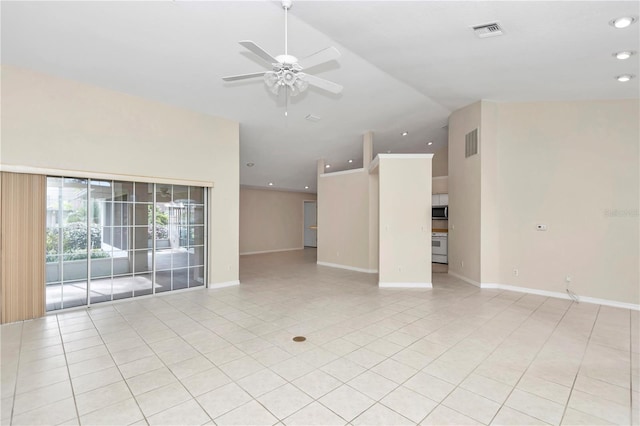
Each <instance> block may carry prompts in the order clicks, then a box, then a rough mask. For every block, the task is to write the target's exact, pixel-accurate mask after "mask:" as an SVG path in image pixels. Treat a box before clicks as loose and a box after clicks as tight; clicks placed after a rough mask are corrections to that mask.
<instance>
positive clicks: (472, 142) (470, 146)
mask: <svg viewBox="0 0 640 426" xmlns="http://www.w3.org/2000/svg"><path fill="white" fill-rule="evenodd" d="M477 153H478V129H473V130H472V131H470V132H469V133H467V134H466V135H465V136H464V158H469V157H471V156H472V155H476V154H477Z"/></svg>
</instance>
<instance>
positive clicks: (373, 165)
mask: <svg viewBox="0 0 640 426" xmlns="http://www.w3.org/2000/svg"><path fill="white" fill-rule="evenodd" d="M379 164H380V158H378V156H377V155H376V158H374V159H373V161H372V162H371V164H369V174H371V173H373V172H374V171H375V170H376V169H377V168H378V165H379Z"/></svg>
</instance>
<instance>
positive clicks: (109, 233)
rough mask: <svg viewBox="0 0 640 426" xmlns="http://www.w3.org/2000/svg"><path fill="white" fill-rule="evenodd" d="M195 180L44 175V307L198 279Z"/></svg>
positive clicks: (199, 205)
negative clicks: (188, 183)
mask: <svg viewBox="0 0 640 426" xmlns="http://www.w3.org/2000/svg"><path fill="white" fill-rule="evenodd" d="M205 197H206V190H205V188H202V187H192V186H178V185H168V184H153V183H141V182H124V181H111V180H93V179H77V178H61V177H49V178H47V245H46V284H47V285H46V289H47V310H48V311H50V310H55V309H63V308H69V307H73V306H81V305H87V304H93V303H99V302H105V301H110V300H116V299H124V298H129V297H137V296H143V295H149V294H154V293H157V292H162V291H170V290H176V289H184V288H190V287H196V286H202V285H204V282H205V280H204V277H205V266H206V265H205V235H206V231H205V227H206V221H205V217H206V213H205Z"/></svg>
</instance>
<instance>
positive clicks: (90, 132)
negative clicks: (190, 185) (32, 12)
mask: <svg viewBox="0 0 640 426" xmlns="http://www.w3.org/2000/svg"><path fill="white" fill-rule="evenodd" d="M238 147H239V134H238V123H236V122H233V121H230V120H226V119H222V118H217V117H211V116H207V115H203V114H198V113H194V112H191V111H186V110H182V109H178V108H174V107H171V106H168V105H164V104H160V103H157V102H151V101H148V100H144V99H141V98H137V97H134V96H129V95H125V94H123V93H118V92H114V91H111V90H105V89H102V88H98V87H95V86H90V85H86V84H82V83H78V82H74V81H70V80H64V79H60V78H56V77H52V76H48V75H43V74H40V73H36V72H32V71H28V70H24V69H18V68H14V67H7V66H3V67H2V146H1V147H0V161H1V164H2V167H3V168H7V167H16V166H26V167H36V168H43V169H59V170H61V171H65V170H67V171H75V172H82V171H84V172H89V173H104V174H106V175H113V174H118V175H131V176H141V177H148V178H149V179H151V180H153V179H158V178H161V179H164V180H167V181H171V180H194V181H202V182H212V183H213V184H214V187H213V188H212V189H211V192H210V202H209V210H210V239H209V280H210V282H211V283H228V282H234V281H237V280H238V193H239V151H238Z"/></svg>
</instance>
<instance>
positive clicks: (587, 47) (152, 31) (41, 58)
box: [2, 1, 640, 191]
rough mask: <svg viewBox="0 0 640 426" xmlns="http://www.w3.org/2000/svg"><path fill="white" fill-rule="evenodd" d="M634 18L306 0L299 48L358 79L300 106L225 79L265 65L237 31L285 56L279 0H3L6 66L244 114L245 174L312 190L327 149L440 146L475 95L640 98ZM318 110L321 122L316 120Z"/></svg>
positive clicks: (580, 8)
mask: <svg viewBox="0 0 640 426" xmlns="http://www.w3.org/2000/svg"><path fill="white" fill-rule="evenodd" d="M623 15H632V16H635V17H638V16H639V15H640V3H639V2H636V1H545V2H537V1H531V2H528V1H493V2H491V1H469V2H450V1H406V2H404V1H402V2H401V1H386V2H385V1H294V5H293V8H292V9H291V14H290V19H289V53H290V54H294V55H295V56H297V57H298V58H302V57H305V56H307V55H309V54H311V53H314V52H316V51H318V50H320V49H323V48H325V47H328V46H331V45H333V46H336V47H337V48H338V49H339V50H340V51H341V53H342V57H341V58H340V59H339V60H338V61H337V62H332V63H329V64H325V65H322V66H319V67H316V68H314V69H313V73H314V74H316V75H318V76H320V77H323V78H326V79H328V80H332V81H335V82H337V83H340V84H342V85H343V86H344V88H345V89H344V91H343V93H342V94H341V95H331V94H328V93H326V92H323V91H321V90H317V89H314V88H310V89H309V90H308V91H307V92H305V93H303V94H302V95H300V96H298V97H296V98H292V99H291V100H290V104H289V107H288V110H289V115H288V117H285V116H284V101H283V98H282V97H281V98H280V99H277V98H276V97H275V95H272V94H270V93H269V91H268V90H267V89H266V87H265V86H264V84H263V83H262V80H261V79H259V78H258V79H255V80H252V81H243V82H234V83H225V82H223V81H222V80H221V77H222V76H226V75H233V74H241V73H248V72H254V71H262V70H264V69H265V67H264V63H263V62H262V61H261V60H260V59H258V58H256V57H255V56H254V55H253V54H251V53H249V52H248V51H246V50H245V49H244V48H242V47H241V46H240V45H238V43H237V42H238V41H239V40H253V41H255V42H256V43H258V44H259V45H260V46H262V47H263V48H265V49H266V50H267V51H268V52H270V53H271V54H272V55H278V54H281V53H284V52H283V51H284V46H283V45H284V29H283V28H284V16H283V11H282V9H281V8H280V7H279V2H274V1H256V2H245V1H229V2H222V1H212V2H183V1H175V2H170V1H167V2H56V1H52V2H10V1H3V2H2V63H3V64H10V65H15V66H21V67H26V68H30V69H34V70H37V71H41V72H45V73H49V74H53V75H57V76H61V77H65V78H70V79H74V80H78V81H82V82H86V83H90V84H94V85H98V86H102V87H106V88H110V89H114V90H118V91H121V92H126V93H130V94H133V95H137V96H141V97H144V98H148V99H152V100H156V101H160V102H164V103H168V104H172V105H176V106H179V107H183V108H187V109H190V110H194V111H199V112H202V113H206V114H212V115H217V116H223V117H228V118H231V119H234V120H237V121H239V122H240V123H241V126H240V161H241V168H240V181H241V183H242V184H244V185H251V186H258V187H266V185H267V183H268V182H274V183H275V185H274V188H276V189H291V190H303V188H304V186H305V185H308V186H310V187H311V189H310V191H314V190H315V188H316V182H315V181H316V177H315V173H316V160H317V159H320V158H324V159H325V160H326V161H327V162H328V163H330V164H331V165H332V169H331V170H341V169H345V168H349V167H357V166H358V165H361V162H362V134H363V133H364V132H366V131H368V130H373V131H374V132H375V142H374V150H375V152H376V153H378V152H387V151H389V150H390V151H391V152H434V151H435V150H437V149H438V148H441V147H443V146H445V145H446V139H447V131H446V129H443V127H444V126H445V125H446V124H447V118H448V116H449V114H450V112H451V111H454V110H456V109H458V108H460V107H462V106H464V105H467V104H469V103H471V102H474V101H476V100H478V99H489V100H495V101H536V100H579V99H622V98H638V96H639V85H638V78H635V79H633V80H632V81H630V82H628V83H625V84H623V83H619V82H617V81H616V80H615V79H614V77H615V76H616V75H619V74H623V73H632V74H636V75H638V74H639V68H640V67H639V63H640V62H639V56H640V55H637V54H636V55H634V56H633V57H632V58H631V59H629V60H627V61H619V60H616V59H615V58H613V57H612V54H613V53H614V52H616V51H620V50H634V51H636V52H638V50H640V48H639V39H640V33H639V27H640V25H638V23H636V24H634V25H632V26H631V27H630V28H627V29H624V30H617V29H615V28H613V27H612V26H610V25H609V24H608V22H609V21H610V20H611V19H613V18H616V17H619V16H623ZM494 21H497V22H499V23H500V25H501V26H502V27H503V28H504V32H505V34H504V35H503V36H501V37H495V38H487V39H478V38H476V36H475V35H474V34H473V32H472V30H471V28H470V27H471V26H473V25H477V24H485V23H488V22H494ZM310 113H311V114H314V115H316V116H319V117H321V118H322V119H321V121H319V122H317V123H313V122H309V121H307V120H305V119H304V117H305V116H306V115H307V114H310ZM403 130H408V131H409V135H408V136H406V137H402V136H400V133H401V132H402V131H403ZM428 141H433V142H434V144H433V145H432V146H431V147H428V146H427V145H426V142H428ZM348 159H354V160H356V161H355V162H354V164H352V165H349V164H347V160H348ZM248 162H253V163H255V166H254V167H252V168H249V167H246V166H245V164H246V163H248Z"/></svg>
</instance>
